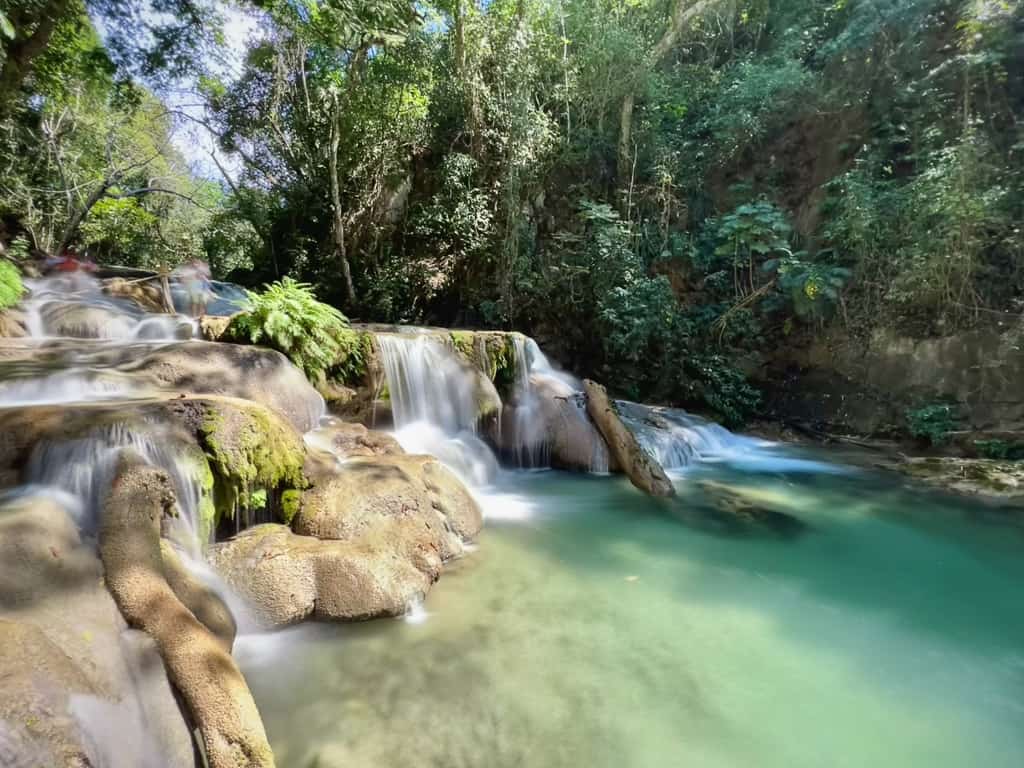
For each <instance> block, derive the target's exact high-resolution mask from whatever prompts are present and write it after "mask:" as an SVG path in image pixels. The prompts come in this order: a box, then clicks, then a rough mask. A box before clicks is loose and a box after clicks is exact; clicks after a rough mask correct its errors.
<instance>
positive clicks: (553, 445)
mask: <svg viewBox="0 0 1024 768" xmlns="http://www.w3.org/2000/svg"><path fill="white" fill-rule="evenodd" d="M529 384H530V386H529V391H527V392H520V393H518V394H517V397H516V400H515V401H514V402H513V403H512V404H511V405H510V406H509V407H507V408H505V410H504V412H503V413H502V420H501V428H500V430H498V431H497V433H496V434H494V435H493V437H494V440H495V442H496V443H497V444H498V446H499V447H500V448H501V450H502V452H503V453H505V454H507V455H511V456H513V457H515V458H516V459H517V460H518V461H519V462H520V463H522V464H525V465H540V466H546V465H548V464H550V465H551V466H552V467H556V468H559V469H568V470H576V471H582V472H608V471H610V470H615V469H616V465H615V463H614V457H613V456H610V455H609V452H608V446H607V445H605V442H604V438H602V437H601V434H600V432H598V431H597V429H596V428H595V426H594V424H593V422H591V420H590V419H589V418H587V413H586V408H585V406H584V405H583V401H582V396H581V395H580V393H579V392H577V391H576V390H575V389H574V388H573V387H572V386H570V385H569V384H568V383H567V382H565V381H563V380H562V379H560V378H558V377H556V376H549V375H546V374H533V375H531V376H530V382H529Z"/></svg>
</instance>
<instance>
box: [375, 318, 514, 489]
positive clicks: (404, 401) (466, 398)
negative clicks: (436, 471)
mask: <svg viewBox="0 0 1024 768" xmlns="http://www.w3.org/2000/svg"><path fill="white" fill-rule="evenodd" d="M377 346H378V349H379V350H380V358H381V363H382V365H383V367H384V375H385V379H386V382H387V387H388V395H389V397H390V399H391V410H392V414H393V417H394V423H395V430H396V432H395V436H396V437H397V438H398V441H399V443H401V444H402V447H403V448H405V450H407V451H410V452H412V453H429V454H431V455H432V456H436V457H437V458H439V459H440V460H441V461H442V462H444V463H445V464H446V465H448V466H449V467H450V468H452V469H453V470H454V471H455V472H456V473H458V474H459V475H460V476H461V477H462V478H463V479H464V480H466V481H467V482H469V483H471V484H473V485H476V486H482V485H486V484H487V483H489V482H491V481H492V480H493V479H494V477H495V474H496V472H497V469H498V463H497V460H496V459H495V458H494V454H493V453H492V452H491V449H490V448H489V447H488V446H487V444H486V443H485V442H484V441H483V440H481V439H480V437H479V436H478V435H477V434H476V428H477V426H478V421H479V413H480V398H481V397H482V396H484V395H485V394H487V393H486V391H484V390H482V388H484V387H486V386H487V385H489V384H490V382H487V384H485V383H484V381H483V378H484V377H483V376H482V374H480V373H479V372H478V371H477V370H476V369H474V368H472V367H471V366H469V365H467V364H466V363H464V362H462V361H460V360H459V358H458V357H457V356H456V353H455V350H453V349H452V348H451V347H449V346H448V345H447V344H444V343H443V342H441V341H439V340H437V339H436V338H433V337H432V336H431V335H430V334H428V333H408V334H390V333H389V334H379V335H378V336H377Z"/></svg>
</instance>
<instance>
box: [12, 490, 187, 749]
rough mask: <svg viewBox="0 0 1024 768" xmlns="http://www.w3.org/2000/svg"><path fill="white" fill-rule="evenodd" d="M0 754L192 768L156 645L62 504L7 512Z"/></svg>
mask: <svg viewBox="0 0 1024 768" xmlns="http://www.w3.org/2000/svg"><path fill="white" fill-rule="evenodd" d="M0 689H2V691H3V695H0V759H2V760H4V761H9V763H8V762H5V764H10V765H12V766H22V765H25V766H82V767H83V768H84V767H85V766H100V765H102V766H107V767H108V768H191V766H194V764H195V762H194V749H193V744H192V736H191V733H190V730H189V727H188V725H187V723H186V720H185V717H184V715H183V714H182V713H181V711H180V709H179V707H178V704H177V701H176V699H175V697H174V694H173V692H172V690H171V686H170V684H169V682H168V679H167V675H166V673H165V671H164V666H163V663H162V661H161V659H160V655H159V653H158V652H157V650H156V646H155V644H154V643H153V642H152V640H150V639H149V638H148V637H146V636H145V635H142V634H141V633H139V632H135V631H133V630H129V629H128V628H127V626H126V625H125V622H124V620H123V619H122V618H121V615H120V613H119V612H118V610H117V606H116V605H115V604H114V601H113V600H112V599H111V597H110V595H109V594H108V593H107V591H106V589H105V588H104V585H103V579H102V567H101V564H100V561H99V559H98V558H97V556H96V553H95V551H94V550H93V549H92V547H91V546H89V545H87V544H85V543H83V542H82V541H81V540H80V538H79V534H78V529H77V527H76V526H75V524H74V523H73V522H72V520H71V518H70V517H69V515H68V513H67V512H66V511H65V509H64V508H63V507H62V506H61V505H60V504H58V503H57V501H56V500H55V497H52V496H48V495H33V496H23V497H20V498H16V499H14V500H12V501H9V502H8V503H6V504H5V505H3V507H2V508H0Z"/></svg>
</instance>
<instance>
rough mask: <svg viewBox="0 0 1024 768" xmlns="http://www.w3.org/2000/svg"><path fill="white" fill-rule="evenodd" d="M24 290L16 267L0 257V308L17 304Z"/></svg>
mask: <svg viewBox="0 0 1024 768" xmlns="http://www.w3.org/2000/svg"><path fill="white" fill-rule="evenodd" d="M24 291H25V287H24V286H23V285H22V283H21V273H20V272H18V268H17V267H16V266H14V265H13V264H11V263H10V262H9V261H7V260H5V259H0V310H3V309H7V308H8V307H13V306H14V305H15V304H17V303H18V302H19V301H20V300H21V294H22V293H24Z"/></svg>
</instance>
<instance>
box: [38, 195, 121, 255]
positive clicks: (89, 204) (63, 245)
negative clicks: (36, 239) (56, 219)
mask: <svg viewBox="0 0 1024 768" xmlns="http://www.w3.org/2000/svg"><path fill="white" fill-rule="evenodd" d="M116 181H117V179H115V178H113V177H110V176H108V177H107V178H105V179H104V180H103V181H102V182H100V185H99V186H98V187H96V189H94V190H93V191H92V193H91V194H90V195H89V197H88V198H86V201H85V203H84V204H83V205H82V207H81V208H79V209H78V210H77V211H75V212H74V214H72V216H71V219H70V220H69V221H68V223H67V226H65V227H64V234H62V235H61V237H60V244H59V245H58V246H57V252H56V253H55V254H54V255H56V256H60V255H61V254H62V253H64V251H66V250H67V247H68V246H69V245H71V241H72V240H74V239H75V235H76V234H77V233H78V228H79V227H80V226H81V225H82V222H83V221H85V217H86V216H88V215H89V211H91V210H92V208H93V206H94V205H96V203H98V202H99V201H100V200H102V199H103V197H104V196H105V195H106V194H107V190H109V189H110V188H111V187H112V186H113V185H114V184H115V182H116Z"/></svg>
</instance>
